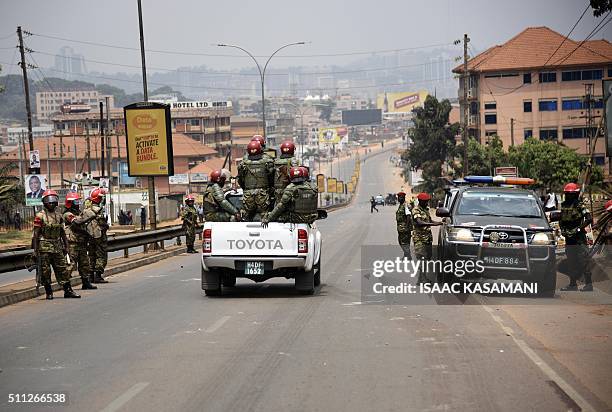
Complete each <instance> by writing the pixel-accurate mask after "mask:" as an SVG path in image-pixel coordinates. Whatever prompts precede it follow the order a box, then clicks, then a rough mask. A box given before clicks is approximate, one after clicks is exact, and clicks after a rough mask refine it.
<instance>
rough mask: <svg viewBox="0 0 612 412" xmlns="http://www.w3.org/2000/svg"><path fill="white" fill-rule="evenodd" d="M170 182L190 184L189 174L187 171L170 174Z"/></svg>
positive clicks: (172, 183) (173, 183)
mask: <svg viewBox="0 0 612 412" xmlns="http://www.w3.org/2000/svg"><path fill="white" fill-rule="evenodd" d="M168 183H169V184H171V185H188V184H189V175H188V174H186V173H181V174H175V175H172V176H168Z"/></svg>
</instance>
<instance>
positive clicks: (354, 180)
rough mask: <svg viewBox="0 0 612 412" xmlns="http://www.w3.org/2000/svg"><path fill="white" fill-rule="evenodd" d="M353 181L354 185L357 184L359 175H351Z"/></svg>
mask: <svg viewBox="0 0 612 412" xmlns="http://www.w3.org/2000/svg"><path fill="white" fill-rule="evenodd" d="M351 183H352V184H353V186H357V176H355V175H353V176H352V177H351Z"/></svg>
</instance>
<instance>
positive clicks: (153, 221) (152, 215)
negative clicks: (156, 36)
mask: <svg viewBox="0 0 612 412" xmlns="http://www.w3.org/2000/svg"><path fill="white" fill-rule="evenodd" d="M138 27H139V29H140V57H141V60H142V89H143V97H144V101H145V102H148V101H149V93H148V91H147V64H146V59H145V44H144V28H143V25H142V4H141V0H138ZM264 136H265V135H264ZM148 183H149V184H148V185H147V186H148V189H149V223H150V225H151V229H153V230H155V229H157V210H156V208H155V177H153V176H149V181H148Z"/></svg>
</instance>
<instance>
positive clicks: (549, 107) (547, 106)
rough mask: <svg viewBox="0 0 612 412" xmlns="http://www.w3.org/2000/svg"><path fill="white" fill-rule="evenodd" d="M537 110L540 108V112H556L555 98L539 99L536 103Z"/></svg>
mask: <svg viewBox="0 0 612 412" xmlns="http://www.w3.org/2000/svg"><path fill="white" fill-rule="evenodd" d="M538 110H540V111H541V112H556V111H557V99H550V100H540V101H539V104H538Z"/></svg>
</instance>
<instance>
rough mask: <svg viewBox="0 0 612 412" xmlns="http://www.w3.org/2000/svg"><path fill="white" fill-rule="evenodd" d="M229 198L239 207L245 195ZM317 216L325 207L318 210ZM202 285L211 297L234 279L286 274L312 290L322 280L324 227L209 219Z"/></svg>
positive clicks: (301, 287) (236, 193) (260, 279)
mask: <svg viewBox="0 0 612 412" xmlns="http://www.w3.org/2000/svg"><path fill="white" fill-rule="evenodd" d="M226 198H227V199H228V200H229V201H230V202H231V203H232V204H234V206H236V207H237V208H240V207H241V202H242V194H241V193H240V192H239V191H234V192H229V193H228V194H226ZM317 214H318V219H325V218H326V217H327V212H326V211H324V210H318V211H317ZM202 235H203V236H202V289H203V290H204V292H205V293H206V295H207V296H218V295H221V294H222V290H223V288H231V287H234V286H235V285H236V278H246V279H250V280H252V281H254V282H263V281H265V280H268V279H271V278H275V277H284V278H286V279H295V288H296V290H298V291H300V292H301V293H303V294H313V293H314V290H315V287H316V286H318V285H319V284H320V283H321V244H322V241H321V232H320V231H319V229H317V225H316V222H315V223H313V224H310V225H309V224H306V223H299V224H294V223H278V222H270V223H269V224H268V227H267V228H263V227H262V225H261V223H260V222H206V223H204V231H203V233H202Z"/></svg>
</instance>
